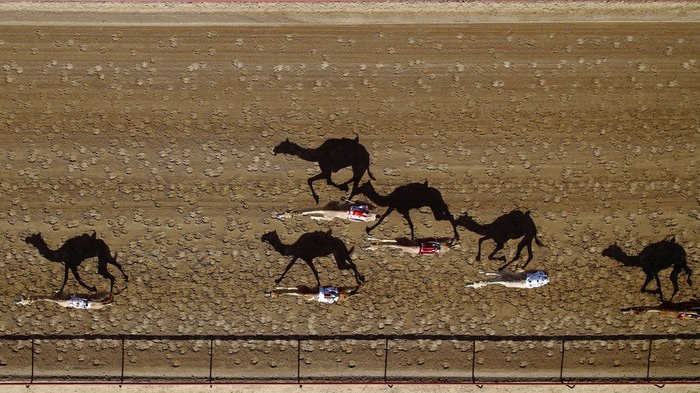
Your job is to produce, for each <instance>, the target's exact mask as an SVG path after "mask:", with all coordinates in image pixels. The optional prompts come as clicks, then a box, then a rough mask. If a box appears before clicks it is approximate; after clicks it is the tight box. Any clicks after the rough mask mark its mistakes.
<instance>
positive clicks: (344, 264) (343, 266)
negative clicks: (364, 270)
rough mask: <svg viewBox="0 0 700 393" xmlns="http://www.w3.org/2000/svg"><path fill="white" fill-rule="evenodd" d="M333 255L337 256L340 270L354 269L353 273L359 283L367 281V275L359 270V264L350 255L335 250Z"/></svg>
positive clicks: (336, 259) (336, 260)
mask: <svg viewBox="0 0 700 393" xmlns="http://www.w3.org/2000/svg"><path fill="white" fill-rule="evenodd" d="M333 257H334V258H335V263H336V264H337V265H338V269H339V270H347V269H350V270H352V272H353V274H354V275H355V281H357V283H358V284H362V283H363V282H364V281H365V277H364V276H363V275H362V274H360V272H358V271H357V266H356V265H355V262H353V261H352V259H350V256H349V255H344V254H343V253H338V252H334V253H333ZM319 285H320V284H319Z"/></svg>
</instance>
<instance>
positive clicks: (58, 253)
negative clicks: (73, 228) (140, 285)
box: [25, 232, 129, 293]
mask: <svg viewBox="0 0 700 393" xmlns="http://www.w3.org/2000/svg"><path fill="white" fill-rule="evenodd" d="M25 241H26V242H27V243H28V244H31V245H33V246H34V247H36V249H37V250H39V254H41V255H42V256H43V257H44V258H46V259H48V260H49V261H52V262H59V263H62V264H63V265H64V272H63V285H62V286H61V289H59V290H58V292H63V288H65V286H66V282H67V281H68V270H69V269H70V271H71V272H72V273H73V276H74V277H75V279H76V280H78V283H80V285H82V286H83V287H85V288H86V289H88V290H89V291H91V292H95V291H97V288H96V287H94V286H89V285H87V284H85V283H84V282H83V280H82V279H81V278H80V274H78V266H80V264H81V263H82V262H83V261H85V260H86V259H88V258H93V257H97V273H98V274H99V275H101V276H102V277H104V278H107V279H109V282H110V286H109V292H110V293H112V291H113V289H114V276H113V275H112V274H111V273H110V272H109V271H108V270H107V264H110V265H114V266H116V267H117V269H119V271H120V272H121V273H122V275H123V276H124V281H129V276H127V275H126V273H124V270H123V269H122V265H121V264H119V262H117V255H116V254H114V256H112V255H111V253H110V251H109V247H108V246H107V244H106V243H105V242H104V240H102V239H98V238H97V233H95V232H93V233H92V235H89V234H87V233H85V234H82V235H80V236H76V237H73V238H71V239H68V240H66V242H65V243H63V245H62V246H61V248H59V249H58V250H51V249H49V247H48V245H47V244H46V242H45V241H44V239H43V238H42V237H41V234H40V233H37V234H34V235H31V236H28V237H27V238H26V239H25Z"/></svg>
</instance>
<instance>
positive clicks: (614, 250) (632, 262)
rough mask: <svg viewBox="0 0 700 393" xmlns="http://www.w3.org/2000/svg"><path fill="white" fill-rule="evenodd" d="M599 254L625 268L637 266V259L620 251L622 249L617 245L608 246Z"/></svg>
mask: <svg viewBox="0 0 700 393" xmlns="http://www.w3.org/2000/svg"><path fill="white" fill-rule="evenodd" d="M601 254H602V255H603V256H604V257H608V258H612V259H614V260H616V261H618V262H622V264H623V265H625V266H637V265H638V262H639V261H638V258H635V257H630V256H629V255H627V254H626V253H625V252H624V251H622V248H620V246H618V245H617V244H612V245H610V246H608V248H606V249H605V250H603V252H602V253H601Z"/></svg>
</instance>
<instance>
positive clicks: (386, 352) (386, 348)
mask: <svg viewBox="0 0 700 393" xmlns="http://www.w3.org/2000/svg"><path fill="white" fill-rule="evenodd" d="M388 364H389V339H388V338H387V339H385V340H384V383H386V382H387V379H386V368H387V365H388Z"/></svg>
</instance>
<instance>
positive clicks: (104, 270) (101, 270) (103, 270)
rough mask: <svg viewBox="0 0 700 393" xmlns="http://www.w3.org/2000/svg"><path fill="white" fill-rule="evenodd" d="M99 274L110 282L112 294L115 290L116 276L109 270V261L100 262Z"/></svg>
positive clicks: (101, 260) (98, 266)
mask: <svg viewBox="0 0 700 393" xmlns="http://www.w3.org/2000/svg"><path fill="white" fill-rule="evenodd" d="M122 273H123V272H122ZM97 274H99V275H100V276H102V277H104V278H106V279H108V280H109V293H112V291H113V290H114V276H113V275H112V274H111V273H110V272H109V270H107V261H105V260H104V259H102V258H100V259H99V260H98V265H97Z"/></svg>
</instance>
